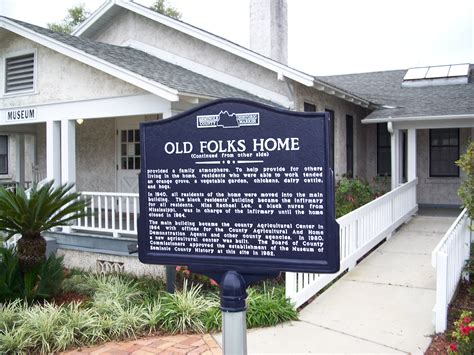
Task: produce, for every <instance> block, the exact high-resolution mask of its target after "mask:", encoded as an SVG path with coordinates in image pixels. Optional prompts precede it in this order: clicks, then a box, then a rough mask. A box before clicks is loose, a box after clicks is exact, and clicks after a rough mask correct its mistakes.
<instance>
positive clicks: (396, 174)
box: [388, 122, 401, 190]
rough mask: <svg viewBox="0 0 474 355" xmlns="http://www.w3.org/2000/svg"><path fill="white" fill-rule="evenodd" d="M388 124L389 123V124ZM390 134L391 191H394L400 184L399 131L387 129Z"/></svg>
mask: <svg viewBox="0 0 474 355" xmlns="http://www.w3.org/2000/svg"><path fill="white" fill-rule="evenodd" d="M389 123H390V122H389ZM388 131H389V132H390V133H391V134H390V138H391V142H390V152H391V154H392V169H391V174H392V190H393V189H396V188H397V187H398V185H399V184H400V173H401V169H400V130H398V129H392V128H391V127H389V129H388Z"/></svg>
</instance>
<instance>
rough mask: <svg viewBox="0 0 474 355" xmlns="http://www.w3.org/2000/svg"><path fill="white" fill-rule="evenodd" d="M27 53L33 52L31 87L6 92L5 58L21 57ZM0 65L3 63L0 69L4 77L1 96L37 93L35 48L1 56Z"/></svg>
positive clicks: (36, 57) (36, 53)
mask: <svg viewBox="0 0 474 355" xmlns="http://www.w3.org/2000/svg"><path fill="white" fill-rule="evenodd" d="M28 54H33V87H32V88H31V89H27V90H21V91H13V92H6V90H7V59H10V58H15V57H21V56H23V55H28ZM2 65H3V68H2V71H3V76H4V79H3V82H2V86H3V89H2V91H1V95H2V97H11V96H22V95H32V94H37V93H38V91H37V79H38V51H37V50H36V48H33V49H28V50H24V51H17V52H12V53H8V54H6V55H4V56H3V60H2Z"/></svg>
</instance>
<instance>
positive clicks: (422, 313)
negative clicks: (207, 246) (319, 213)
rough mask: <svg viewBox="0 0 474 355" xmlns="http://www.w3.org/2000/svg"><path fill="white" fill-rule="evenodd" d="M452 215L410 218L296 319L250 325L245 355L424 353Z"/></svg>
mask: <svg viewBox="0 0 474 355" xmlns="http://www.w3.org/2000/svg"><path fill="white" fill-rule="evenodd" d="M454 219H455V217H443V216H426V215H419V216H417V217H415V218H414V219H412V220H411V221H410V222H409V223H407V224H406V225H404V226H403V227H402V228H401V229H400V230H399V231H398V232H397V233H396V234H395V235H394V236H393V237H392V238H391V239H390V240H389V241H387V242H386V243H384V244H382V245H381V246H380V247H379V248H378V249H377V250H376V251H374V252H373V253H372V254H371V255H369V256H368V257H367V258H365V259H364V260H363V261H362V262H361V263H360V264H359V265H357V266H356V267H355V268H354V270H352V271H351V272H349V273H347V274H346V275H345V276H344V277H342V278H341V280H339V281H338V282H337V283H336V284H334V285H333V286H332V287H330V288H329V289H328V290H327V291H326V292H324V293H323V294H322V295H320V296H319V297H317V298H316V299H315V300H314V301H313V302H312V303H311V304H309V305H308V306H306V307H305V308H304V309H303V310H302V311H301V313H300V321H297V322H291V323H287V324H284V325H281V326H277V327H272V328H264V329H255V330H249V331H248V338H247V340H248V353H249V354H298V353H331V354H333V353H363V354H367V353H412V354H418V353H423V352H424V351H425V350H426V348H427V347H428V345H429V344H430V342H431V338H430V335H431V334H433V332H434V327H433V325H432V308H433V305H434V302H435V270H434V269H433V268H432V266H431V251H432V250H433V249H434V247H435V245H436V244H437V243H438V241H439V240H440V239H441V237H442V236H443V235H444V233H445V231H447V230H448V228H449V226H450V225H451V224H452V222H453V221H454ZM214 339H215V340H216V341H217V342H216V341H215V340H214ZM220 342H221V336H220V335H219V334H217V335H214V338H213V337H212V336H210V335H208V334H207V335H202V336H200V335H178V336H166V337H150V338H144V339H139V340H135V341H129V342H125V343H108V344H105V345H102V346H98V347H94V348H89V349H83V350H81V351H75V352H69V353H68V354H70V355H71V354H103V355H105V354H114V355H119V354H135V355H148V354H206V355H214V354H221V353H222V352H221V350H220V348H219V345H218V343H219V344H221V343H220Z"/></svg>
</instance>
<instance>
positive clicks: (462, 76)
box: [402, 64, 469, 87]
mask: <svg viewBox="0 0 474 355" xmlns="http://www.w3.org/2000/svg"><path fill="white" fill-rule="evenodd" d="M468 82H469V64H453V65H438V66H432V67H420V68H410V69H408V70H407V72H406V74H405V76H404V77H403V82H402V86H403V87H420V86H437V85H456V84H467V83H468Z"/></svg>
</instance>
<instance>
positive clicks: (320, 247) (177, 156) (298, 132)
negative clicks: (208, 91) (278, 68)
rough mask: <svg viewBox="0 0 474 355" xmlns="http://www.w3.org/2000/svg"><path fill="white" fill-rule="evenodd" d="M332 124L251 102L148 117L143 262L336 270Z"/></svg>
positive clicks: (144, 157)
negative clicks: (157, 118)
mask: <svg viewBox="0 0 474 355" xmlns="http://www.w3.org/2000/svg"><path fill="white" fill-rule="evenodd" d="M328 127H329V125H328V117H327V115H326V114H324V113H301V112H291V111H283V110H278V109H274V108H271V107H268V106H264V105H260V104H257V103H253V102H250V101H244V100H218V101H215V102H212V103H210V104H207V105H204V106H201V107H199V108H197V109H194V110H191V111H188V112H185V113H183V114H180V115H177V116H175V117H174V118H171V119H167V120H163V121H156V122H146V123H142V124H141V127H140V130H141V142H142V168H141V175H140V221H139V240H138V242H139V257H140V260H141V261H142V262H144V263H152V264H172V265H195V266H198V267H199V268H201V269H202V267H205V268H206V267H208V268H209V269H210V270H211V271H216V272H220V271H224V270H236V271H238V272H253V273H256V272H257V273H258V272H261V273H265V272H272V271H307V272H323V273H324V272H328V273H329V272H336V271H337V270H338V269H339V228H338V226H337V224H336V222H335V218H334V202H333V177H332V173H331V170H330V168H329V148H328V147H329V143H328V139H329V138H328V137H329V135H328Z"/></svg>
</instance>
